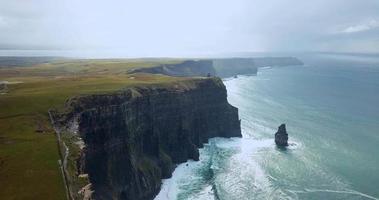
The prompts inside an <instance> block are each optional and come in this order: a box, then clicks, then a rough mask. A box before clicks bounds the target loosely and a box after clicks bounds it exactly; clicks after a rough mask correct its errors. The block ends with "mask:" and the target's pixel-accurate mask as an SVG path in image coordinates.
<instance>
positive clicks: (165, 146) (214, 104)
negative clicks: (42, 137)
mask: <svg viewBox="0 0 379 200" xmlns="http://www.w3.org/2000/svg"><path fill="white" fill-rule="evenodd" d="M52 113H53V114H52V118H53V119H54V125H55V127H57V133H58V136H59V137H60V138H62V139H60V146H61V148H62V147H64V148H63V150H62V151H61V152H63V153H62V154H63V155H62V157H64V161H63V168H65V170H64V173H65V175H66V179H67V180H66V181H67V185H68V188H69V192H70V196H71V198H73V199H83V198H84V199H91V198H95V199H122V200H148V199H153V198H154V197H155V195H156V194H157V193H158V192H159V190H160V185H161V179H162V178H169V177H170V176H171V174H172V171H173V169H174V167H175V164H178V163H182V162H185V161H187V159H193V160H198V159H199V151H198V148H199V147H202V146H203V143H206V142H207V141H208V139H209V138H212V137H240V136H241V130H240V121H239V119H238V110H237V108H235V107H233V106H231V105H230V104H229V103H228V102H227V93H226V89H225V86H224V85H223V83H222V81H221V79H218V78H202V79H192V80H187V81H181V82H177V83H175V84H170V85H166V86H162V85H161V86H158V85H155V86H154V85H151V86H139V87H133V88H128V89H125V90H123V91H119V92H115V93H112V94H98V95H87V96H79V97H74V98H71V99H70V100H68V101H67V102H66V107H65V110H64V111H61V112H56V111H55V112H52ZM84 186H85V187H84ZM78 192H79V193H78Z"/></svg>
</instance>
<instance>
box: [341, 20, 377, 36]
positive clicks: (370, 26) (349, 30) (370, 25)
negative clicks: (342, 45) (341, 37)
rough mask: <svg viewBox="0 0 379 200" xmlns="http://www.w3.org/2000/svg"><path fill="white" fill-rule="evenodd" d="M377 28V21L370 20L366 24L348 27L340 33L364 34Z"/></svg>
mask: <svg viewBox="0 0 379 200" xmlns="http://www.w3.org/2000/svg"><path fill="white" fill-rule="evenodd" d="M378 27H379V21H377V20H370V21H368V22H366V23H363V24H359V25H355V26H349V27H347V28H345V29H344V30H342V31H341V32H342V33H357V32H364V31H369V30H372V29H375V28H378Z"/></svg>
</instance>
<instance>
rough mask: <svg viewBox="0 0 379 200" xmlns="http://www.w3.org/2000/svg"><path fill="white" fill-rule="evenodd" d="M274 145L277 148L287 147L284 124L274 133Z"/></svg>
mask: <svg viewBox="0 0 379 200" xmlns="http://www.w3.org/2000/svg"><path fill="white" fill-rule="evenodd" d="M275 143H276V145H278V146H279V147H286V146H288V134H287V130H286V125H285V124H282V125H280V126H279V128H278V131H277V132H276V133H275Z"/></svg>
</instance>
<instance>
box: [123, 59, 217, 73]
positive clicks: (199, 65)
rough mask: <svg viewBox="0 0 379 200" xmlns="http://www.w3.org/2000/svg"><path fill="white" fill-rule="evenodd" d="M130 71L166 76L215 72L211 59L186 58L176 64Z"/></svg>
mask: <svg viewBox="0 0 379 200" xmlns="http://www.w3.org/2000/svg"><path fill="white" fill-rule="evenodd" d="M130 72H131V73H150V74H164V75H168V76H182V77H194V76H203V77H205V76H207V75H208V74H209V75H212V76H214V75H215V74H216V72H215V69H214V68H213V64H212V61H211V60H186V61H184V62H181V63H178V64H163V65H159V66H156V67H150V68H140V69H135V70H131V71H130Z"/></svg>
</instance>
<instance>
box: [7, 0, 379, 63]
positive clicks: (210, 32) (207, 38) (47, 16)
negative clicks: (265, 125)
mask: <svg viewBox="0 0 379 200" xmlns="http://www.w3.org/2000/svg"><path fill="white" fill-rule="evenodd" d="M336 10H338V12H336ZM378 10H379V1H378V0H365V3H362V2H361V1H357V0H333V1H330V0H313V1H296V0H280V1H278V0H234V1H230V0H206V1H204V0H191V1H180V2H179V1H177V0H159V1H151V0H139V1H133V0H112V1H106V2H105V1H103V0H80V1H78V0H60V1H51V0H28V1H25V0H0V49H1V48H3V49H4V47H5V46H6V47H9V48H10V47H12V46H14V49H32V48H37V47H38V48H40V49H70V50H71V49H72V50H78V51H82V50H83V51H84V50H91V51H98V52H100V51H103V50H106V51H108V50H117V52H120V54H119V55H125V56H188V55H189V56H190V55H195V56H197V55H204V54H217V53H228V52H248V51H351V50H360V51H372V50H373V49H374V48H373V46H375V45H377V46H378V45H379V44H378V43H379V42H378V41H379V40H378V35H379V28H378V27H379V12H378ZM368 19H369V20H368ZM374 19H375V20H374ZM360 22H361V23H360ZM362 22H364V23H362ZM353 33H359V34H353ZM376 51H379V49H377V50H376ZM99 54H100V53H99Z"/></svg>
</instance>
